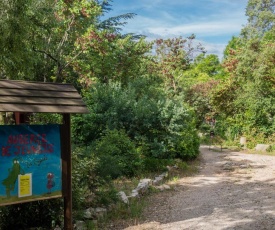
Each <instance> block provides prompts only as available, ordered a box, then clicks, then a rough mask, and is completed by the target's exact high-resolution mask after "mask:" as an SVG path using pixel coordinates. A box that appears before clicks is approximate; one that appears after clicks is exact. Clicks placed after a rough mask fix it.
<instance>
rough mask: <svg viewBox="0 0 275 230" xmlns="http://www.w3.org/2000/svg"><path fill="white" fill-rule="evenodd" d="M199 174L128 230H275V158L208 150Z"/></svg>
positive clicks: (205, 148)
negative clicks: (140, 222)
mask: <svg viewBox="0 0 275 230" xmlns="http://www.w3.org/2000/svg"><path fill="white" fill-rule="evenodd" d="M201 157H202V163H201V166H200V172H199V173H198V174H196V175H195V176H192V177H184V178H182V179H180V180H179V181H178V182H177V184H178V186H177V189H176V191H172V192H167V193H166V194H165V192H164V193H163V194H160V195H159V196H158V195H157V196H156V197H155V198H153V200H152V201H151V202H152V203H151V202H150V203H151V204H150V205H149V208H148V209H147V210H146V211H145V217H146V220H145V221H144V223H142V224H139V225H136V226H129V227H127V228H124V229H125V230H149V229H151V230H154V229H161V230H168V229H169V230H183V229H188V230H202V229H203V230H221V229H223V230H229V229H230V230H232V229H235V230H239V229H247V230H262V229H268V230H273V229H275V157H273V156H267V155H256V154H245V153H239V152H230V151H223V152H216V151H211V150H210V151H209V149H208V146H201Z"/></svg>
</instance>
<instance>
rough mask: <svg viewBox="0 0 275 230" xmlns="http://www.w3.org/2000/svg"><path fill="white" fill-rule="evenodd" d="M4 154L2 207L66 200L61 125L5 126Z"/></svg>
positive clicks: (1, 135)
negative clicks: (56, 199)
mask: <svg viewBox="0 0 275 230" xmlns="http://www.w3.org/2000/svg"><path fill="white" fill-rule="evenodd" d="M0 151H1V152H0V169H1V173H0V205H6V204H13V203H21V202H26V201H32V200H41V199H49V198H54V197H61V196H62V164H61V162H62V161H61V143H60V126H59V125H2V126H0Z"/></svg>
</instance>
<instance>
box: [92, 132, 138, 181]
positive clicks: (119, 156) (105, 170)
mask: <svg viewBox="0 0 275 230" xmlns="http://www.w3.org/2000/svg"><path fill="white" fill-rule="evenodd" d="M95 154H96V156H97V157H98V158H99V164H98V167H97V172H98V174H99V175H100V176H102V177H104V178H107V177H110V178H112V179H115V178H117V177H120V176H126V177H131V176H134V175H136V174H137V173H138V172H139V171H140V169H141V166H142V161H141V158H140V156H139V154H138V152H137V151H136V148H135V144H134V143H133V142H132V141H131V139H130V138H129V137H128V136H127V135H126V133H125V131H124V130H116V129H115V130H107V131H105V132H104V134H103V136H102V137H101V138H100V139H99V140H98V141H97V142H96V145H95Z"/></svg>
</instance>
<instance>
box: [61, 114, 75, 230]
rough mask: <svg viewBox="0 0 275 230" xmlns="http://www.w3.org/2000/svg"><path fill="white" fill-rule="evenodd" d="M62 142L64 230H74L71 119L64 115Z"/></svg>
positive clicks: (68, 115)
mask: <svg viewBox="0 0 275 230" xmlns="http://www.w3.org/2000/svg"><path fill="white" fill-rule="evenodd" d="M61 135H62V136H61V140H62V181H63V182H62V184H63V196H64V229H66V230H73V224H72V222H73V221H72V159H71V119H70V114H63V125H62V132H61Z"/></svg>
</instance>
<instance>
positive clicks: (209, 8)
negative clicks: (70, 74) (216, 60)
mask: <svg viewBox="0 0 275 230" xmlns="http://www.w3.org/2000/svg"><path fill="white" fill-rule="evenodd" d="M115 1H117V3H116V4H118V6H119V4H121V5H120V7H121V9H123V12H124V13H125V10H126V9H127V10H128V12H133V13H136V14H137V16H136V17H135V18H133V19H132V20H129V21H128V24H127V25H126V26H125V27H124V29H123V32H125V33H134V34H142V35H145V36H147V39H148V40H153V39H156V38H169V37H170V38H171V37H178V36H182V37H186V36H189V35H191V34H195V35H196V38H197V39H198V40H200V42H201V44H202V45H203V46H204V47H205V48H206V50H207V51H208V53H214V54H217V55H218V56H219V57H222V53H223V50H224V48H225V46H226V43H227V42H228V41H229V40H230V39H231V37H232V36H233V35H238V34H239V33H240V31H241V29H242V27H243V25H244V24H245V23H246V16H245V6H246V4H247V1H248V0H150V1H148V0H139V1H138V0H114V2H115ZM124 1H125V2H124ZM123 3H124V4H123ZM119 14H120V13H119V11H117V15H119ZM206 41H208V42H206Z"/></svg>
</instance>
